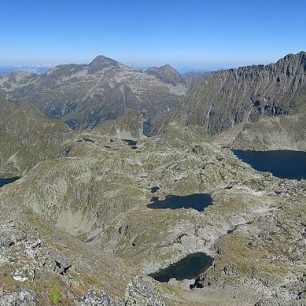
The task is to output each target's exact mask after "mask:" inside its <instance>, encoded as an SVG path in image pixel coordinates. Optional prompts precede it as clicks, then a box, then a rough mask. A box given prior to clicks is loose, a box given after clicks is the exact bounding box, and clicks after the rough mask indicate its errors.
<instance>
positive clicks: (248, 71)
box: [179, 52, 306, 134]
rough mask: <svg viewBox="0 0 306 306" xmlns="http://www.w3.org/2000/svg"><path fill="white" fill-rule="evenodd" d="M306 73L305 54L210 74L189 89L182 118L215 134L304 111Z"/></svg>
mask: <svg viewBox="0 0 306 306" xmlns="http://www.w3.org/2000/svg"><path fill="white" fill-rule="evenodd" d="M305 73H306V54H305V52H301V53H298V54H296V55H292V54H290V55H287V56H286V57H284V58H283V59H281V60H279V61H278V62H277V63H275V64H270V65H266V66H263V65H259V66H248V67H241V68H238V69H231V70H227V71H220V72H215V73H211V74H210V75H208V76H207V78H206V79H205V80H204V81H203V82H202V83H201V84H200V85H198V86H197V87H196V88H191V89H190V90H189V92H188V93H187V95H186V98H185V101H184V103H183V105H182V107H181V109H180V110H179V118H180V119H181V120H182V121H183V122H184V123H185V124H187V125H191V124H199V125H202V126H204V127H205V128H206V130H207V131H208V132H209V133H210V134H216V133H219V132H221V131H224V130H226V129H229V128H230V127H232V126H233V125H235V124H238V123H241V122H243V121H246V120H247V119H248V120H250V121H257V120H258V119H259V118H260V117H263V116H279V115H286V114H295V113H297V112H301V111H305V110H306V103H305V95H306V82H305V81H306V78H305Z"/></svg>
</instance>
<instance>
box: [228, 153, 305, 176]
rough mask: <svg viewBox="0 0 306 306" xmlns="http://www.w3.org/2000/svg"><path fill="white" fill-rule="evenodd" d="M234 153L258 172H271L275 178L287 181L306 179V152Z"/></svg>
mask: <svg viewBox="0 0 306 306" xmlns="http://www.w3.org/2000/svg"><path fill="white" fill-rule="evenodd" d="M233 152H234V154H235V155H236V156H237V157H238V158H239V159H241V160H242V161H244V162H246V163H248V164H249V165H250V166H251V167H252V168H254V169H255V170H257V171H263V172H271V173H272V174H273V175H274V176H276V177H279V178H285V179H295V180H301V179H306V152H300V151H290V150H276V151H244V150H233Z"/></svg>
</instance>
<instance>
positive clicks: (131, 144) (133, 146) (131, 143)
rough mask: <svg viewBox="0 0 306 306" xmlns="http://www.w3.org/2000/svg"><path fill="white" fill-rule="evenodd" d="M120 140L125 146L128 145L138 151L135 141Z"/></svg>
mask: <svg viewBox="0 0 306 306" xmlns="http://www.w3.org/2000/svg"><path fill="white" fill-rule="evenodd" d="M121 140H122V141H124V142H125V143H127V145H129V146H130V147H131V148H132V149H133V150H135V149H138V147H137V141H136V140H132V139H121Z"/></svg>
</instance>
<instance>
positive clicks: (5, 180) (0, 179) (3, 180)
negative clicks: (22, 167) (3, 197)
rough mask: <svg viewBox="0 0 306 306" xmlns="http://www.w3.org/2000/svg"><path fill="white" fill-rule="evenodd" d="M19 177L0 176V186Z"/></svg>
mask: <svg viewBox="0 0 306 306" xmlns="http://www.w3.org/2000/svg"><path fill="white" fill-rule="evenodd" d="M19 179H20V177H19V176H15V177H10V178H0V187H2V186H4V185H7V184H10V183H13V182H15V181H17V180H19Z"/></svg>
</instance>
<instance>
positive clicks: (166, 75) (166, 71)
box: [146, 65, 185, 85]
mask: <svg viewBox="0 0 306 306" xmlns="http://www.w3.org/2000/svg"><path fill="white" fill-rule="evenodd" d="M146 73H148V74H152V75H154V76H156V77H157V78H159V79H160V80H161V81H163V82H166V83H170V84H172V85H177V84H185V80H184V78H183V76H182V75H181V74H180V73H179V72H178V71H176V70H175V69H174V68H173V67H171V66H170V65H165V66H162V67H151V68H149V69H148V70H147V71H146Z"/></svg>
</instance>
